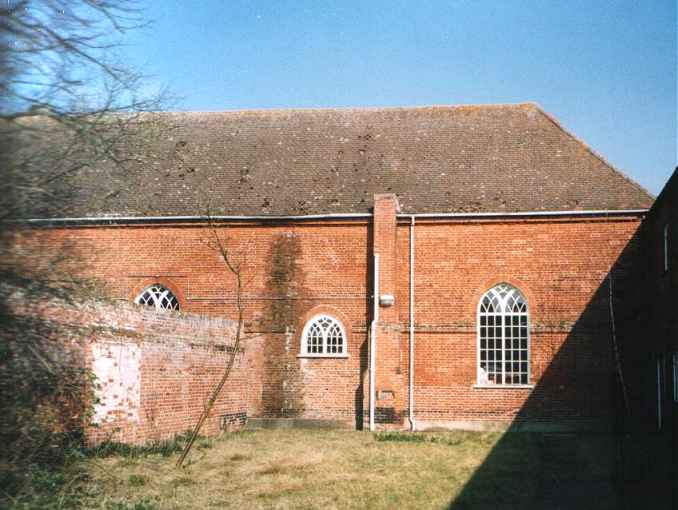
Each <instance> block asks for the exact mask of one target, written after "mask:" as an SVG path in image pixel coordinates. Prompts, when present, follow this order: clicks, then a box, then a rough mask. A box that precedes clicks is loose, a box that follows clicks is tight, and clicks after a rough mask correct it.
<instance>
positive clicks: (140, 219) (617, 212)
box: [2, 209, 649, 225]
mask: <svg viewBox="0 0 678 510" xmlns="http://www.w3.org/2000/svg"><path fill="white" fill-rule="evenodd" d="M648 211H649V209H601V210H591V211H524V212H470V213H443V212H441V213H418V214H396V217H397V218H407V219H409V218H413V217H414V218H420V219H423V218H462V219H463V218H471V219H472V218H506V217H523V218H531V217H541V216H546V217H550V216H624V215H630V214H633V215H636V214H645V213H647V212H648ZM369 218H372V214H371V213H337V214H301V215H277V216H274V215H253V216H246V215H245V216H243V215H238V216H236V215H230V216H224V215H215V216H206V215H198V216H98V217H96V216H83V217H63V218H28V219H16V220H5V221H3V222H2V223H13V224H24V225H62V224H103V225H115V224H129V223H194V222H197V223H199V222H206V221H214V222H221V221H253V220H254V221H303V220H333V219H336V220H341V219H369Z"/></svg>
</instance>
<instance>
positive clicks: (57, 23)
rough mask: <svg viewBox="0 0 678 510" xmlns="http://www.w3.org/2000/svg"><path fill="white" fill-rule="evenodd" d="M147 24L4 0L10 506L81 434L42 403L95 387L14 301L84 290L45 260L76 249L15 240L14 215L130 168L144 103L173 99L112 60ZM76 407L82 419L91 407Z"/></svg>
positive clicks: (136, 12)
mask: <svg viewBox="0 0 678 510" xmlns="http://www.w3.org/2000/svg"><path fill="white" fill-rule="evenodd" d="M143 26H144V21H143V12H142V10H141V9H140V8H139V6H138V5H137V4H136V3H135V1H134V0H3V1H2V2H1V3H0V176H1V179H0V340H2V341H0V344H2V349H1V350H2V356H0V358H1V359H0V388H2V390H3V391H2V393H3V395H7V396H8V398H3V399H0V401H1V402H0V404H1V405H0V414H2V416H3V417H4V421H3V427H2V430H0V439H1V440H2V444H3V445H4V447H3V448H2V451H1V453H0V478H2V479H3V485H4V486H3V489H2V491H0V507H3V508H4V507H5V503H6V502H7V501H9V500H13V499H14V498H16V497H17V496H16V494H20V493H22V491H24V485H26V484H30V483H31V482H30V477H29V478H27V477H26V476H24V473H26V472H28V471H29V469H28V466H34V467H35V466H38V465H39V466H41V469H43V468H44V469H60V466H61V465H62V464H63V462H65V453H64V452H65V451H66V446H67V445H71V444H72V443H71V441H76V442H79V441H80V439H79V438H78V435H77V432H78V431H73V432H75V434H74V435H73V436H72V437H71V435H70V434H69V435H66V434H64V433H59V430H62V429H63V432H70V430H67V429H68V428H69V427H67V426H64V427H62V428H61V429H60V428H59V425H60V424H59V423H56V422H53V421H45V420H44V419H42V418H41V416H43V415H44V414H45V409H46V407H48V406H50V405H57V404H58V403H59V402H64V401H68V400H69V399H70V400H74V401H76V402H80V403H82V402H88V400H87V399H86V398H85V397H84V396H83V393H84V392H85V390H86V389H91V385H89V386H88V387H85V386H84V385H82V384H80V383H81V382H82V381H83V380H85V382H87V381H89V375H90V374H89V373H86V371H84V370H81V371H77V374H76V375H77V377H76V375H74V374H75V372H72V371H69V370H62V369H61V367H60V366H58V364H57V363H53V362H51V361H50V360H54V359H56V358H58V357H59V356H61V353H59V356H54V355H53V351H54V348H55V346H54V342H51V341H50V340H51V339H53V338H55V337H58V336H59V335H60V331H58V330H55V329H54V326H53V325H52V324H51V323H49V322H48V321H42V320H40V319H39V318H37V317H35V318H31V317H30V315H19V314H17V313H14V308H13V307H12V306H10V305H11V303H10V302H9V299H10V298H11V297H12V296H14V297H16V296H19V297H18V298H16V299H20V300H21V301H22V302H23V303H25V304H26V306H27V307H29V308H30V303H31V302H39V301H40V300H49V299H55V298H67V299H71V298H72V297H77V296H78V295H81V293H82V291H83V286H82V285H81V284H82V283H83V282H81V281H76V280H77V279H74V278H72V277H71V275H70V274H61V273H58V272H57V270H56V269H53V266H52V264H50V263H45V260H44V259H45V258H51V259H53V261H54V267H55V268H56V267H57V266H61V264H59V262H60V261H61V260H64V259H68V258H72V257H73V255H74V254H73V251H72V250H68V248H67V247H64V248H63V249H61V250H55V248H54V247H50V250H41V247H40V246H37V247H36V246H31V247H28V245H27V247H26V248H25V249H24V248H21V247H18V246H17V245H16V244H15V243H14V242H13V239H12V235H11V231H10V229H8V228H7V227H8V225H10V224H11V223H9V222H8V221H7V220H8V219H17V218H25V217H27V216H29V215H31V216H33V215H34V214H35V213H36V211H37V213H38V214H40V211H50V214H49V215H54V213H57V214H58V212H59V211H67V210H68V209H69V206H70V201H71V199H72V198H73V196H74V193H73V186H71V181H70V179H76V178H81V177H82V176H83V175H82V174H84V173H86V172H89V173H90V174H91V177H92V178H95V179H98V180H100V181H102V182H107V180H108V178H109V176H110V175H111V174H110V172H117V175H118V177H120V172H122V171H125V168H126V166H127V165H126V163H127V161H128V158H129V156H127V155H126V151H125V150H124V147H125V146H126V145H128V144H129V141H130V140H134V139H135V138H136V137H138V135H139V134H140V133H141V131H142V130H143V132H144V135H145V137H146V138H148V133H149V129H151V127H152V126H151V124H152V122H149V118H151V117H152V115H147V113H146V112H151V111H155V110H159V109H161V108H162V106H163V104H164V101H166V99H167V95H166V94H165V93H163V92H157V93H153V94H147V93H146V92H145V91H146V90H148V88H146V87H145V83H146V79H145V78H146V77H145V76H144V75H143V74H142V73H140V72H138V71H135V70H133V69H131V68H130V67H129V66H125V65H122V64H120V59H119V58H117V57H116V50H117V49H118V48H120V46H121V44H122V43H123V40H124V37H125V35H126V34H127V33H128V32H129V31H130V30H134V29H139V28H141V27H143ZM118 182H124V180H123V179H120V178H118ZM43 216H47V214H44V215H43ZM22 250H23V251H22ZM55 251H56V252H58V253H55ZM41 252H42V253H41ZM47 254H49V256H48V255H47ZM76 256H77V255H76ZM37 259H40V263H38V262H36V260H37ZM66 368H68V367H66ZM4 390H7V391H4ZM9 397H11V398H9ZM71 397H72V398H71ZM55 403H56V404H55ZM39 413H42V414H39ZM54 414H55V415H56V411H55V413H54ZM72 414H74V415H75V414H76V413H72ZM69 416H70V415H69ZM77 416H82V417H83V418H82V420H80V425H84V424H85V420H86V416H87V413H86V412H84V413H77ZM76 421H77V420H76ZM54 425H56V427H55V426H54ZM68 425H69V426H70V422H69V424H68ZM76 425H78V424H74V426H76ZM55 431H56V432H55ZM31 469H32V468H31ZM12 480H13V481H12ZM5 481H7V483H5ZM24 492H25V491H24ZM31 494H32V491H30V490H29V491H27V492H25V494H24V495H25V496H26V497H27V498H29V499H30V495H31ZM22 501H23V500H22ZM29 506H30V505H29Z"/></svg>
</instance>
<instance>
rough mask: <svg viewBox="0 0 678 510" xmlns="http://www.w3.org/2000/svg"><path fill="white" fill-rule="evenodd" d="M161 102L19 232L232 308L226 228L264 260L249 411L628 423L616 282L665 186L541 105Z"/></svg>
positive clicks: (248, 299) (254, 279) (95, 269)
mask: <svg viewBox="0 0 678 510" xmlns="http://www.w3.org/2000/svg"><path fill="white" fill-rule="evenodd" d="M147 120H149V122H150V123H151V124H152V125H153V126H154V129H153V130H152V134H151V133H150V132H149V135H148V138H140V139H139V140H138V143H137V144H135V146H133V147H132V146H128V147H124V148H122V149H123V151H126V153H127V159H128V160H130V161H132V164H131V169H130V168H127V170H125V172H124V173H123V171H122V170H120V169H118V167H111V168H106V166H107V165H106V164H103V165H101V167H100V168H98V169H97V171H95V172H91V173H88V174H86V175H81V176H73V177H68V178H67V179H64V180H63V181H60V182H58V183H55V186H58V187H59V188H58V189H55V191H54V193H55V195H59V194H62V195H63V194H64V193H67V195H68V201H67V202H66V205H65V206H64V207H61V208H59V209H57V208H55V207H54V206H53V205H52V204H49V205H47V204H41V205H40V206H36V209H35V210H34V211H33V212H32V213H31V214H30V215H28V216H26V217H25V218H23V220H29V221H27V222H26V221H24V222H23V223H20V225H21V226H20V227H19V228H17V230H16V233H15V236H16V238H15V242H16V243H18V245H20V246H23V247H24V248H27V249H30V247H31V246H40V247H45V246H47V247H53V249H54V250H57V249H59V247H62V246H68V250H69V251H68V253H69V254H70V255H71V257H72V264H73V270H74V271H76V272H77V273H78V274H80V275H83V276H88V277H95V278H97V279H99V280H100V281H103V282H105V283H106V284H107V286H108V288H109V291H110V294H111V295H112V296H113V297H115V298H118V299H120V300H122V301H126V302H133V301H139V300H141V301H143V302H144V303H147V304H153V305H155V304H156V303H157V304H158V306H170V307H172V308H175V307H178V308H179V309H181V310H184V311H188V312H191V313H199V314H206V315H212V316H220V317H230V318H233V317H234V316H235V308H236V307H235V300H236V296H235V292H234V289H235V287H234V285H235V283H234V279H233V275H232V274H231V273H230V272H229V271H228V269H227V268H226V267H225V265H224V263H223V261H222V260H221V258H220V255H219V253H218V252H217V250H215V246H214V244H215V239H214V235H215V234H216V235H217V236H219V238H220V239H222V240H223V241H224V244H225V246H227V247H228V249H229V250H230V253H231V255H232V256H233V257H234V259H235V260H237V261H238V262H239V263H241V264H242V274H243V276H244V281H245V282H246V283H245V286H244V293H243V296H242V298H243V300H244V302H245V313H246V325H247V334H248V337H249V338H250V339H249V340H248V341H247V343H246V345H245V352H246V353H247V356H248V358H249V359H251V360H252V361H251V367H252V373H251V374H250V376H249V386H248V391H247V396H248V403H247V413H248V415H249V416H250V417H259V418H298V419H322V420H328V421H334V422H338V423H342V424H346V425H349V426H357V427H364V426H366V424H367V423H368V422H370V423H372V422H373V423H374V425H375V426H377V427H405V426H414V427H416V428H417V429H423V428H427V427H433V426H448V427H497V426H505V425H507V424H508V423H514V424H518V425H522V424H525V425H526V426H527V425H529V426H538V427H544V426H558V427H592V426H595V427H600V426H602V427H611V426H612V425H613V422H614V419H615V407H617V406H618V404H619V395H620V390H619V387H620V386H619V376H618V363H617V360H618V359H619V355H618V352H617V351H616V350H615V345H616V344H615V337H614V335H613V321H612V317H611V312H610V309H611V307H610V299H611V298H610V293H608V292H606V291H605V289H607V286H606V284H607V283H606V282H608V281H610V280H612V281H614V283H615V284H616V285H617V286H618V287H619V288H624V286H627V287H628V286H629V285H631V283H630V282H631V278H632V274H631V272H630V271H629V269H628V268H629V267H630V265H632V264H633V263H634V262H635V261H636V260H639V257H641V255H642V253H641V250H640V248H639V242H638V229H639V226H640V224H641V221H642V220H643V217H644V216H645V214H646V212H647V210H648V209H649V207H650V206H651V205H652V203H653V198H652V197H651V196H650V195H649V194H648V193H647V192H645V191H644V190H643V189H642V188H640V187H639V186H638V185H637V184H635V183H633V182H632V181H630V180H629V179H628V178H627V177H625V176H623V175H622V174H621V173H619V172H618V171H616V170H615V169H613V168H612V167H611V166H610V165H609V164H607V163H606V162H605V161H604V160H603V159H602V158H600V157H599V156H598V155H597V154H595V153H594V152H593V151H591V149H589V148H588V147H587V146H586V145H584V144H583V143H582V142H580V141H579V140H577V139H576V138H575V137H573V136H572V135H571V134H570V133H568V132H567V131H565V130H564V129H563V128H562V127H561V126H560V125H559V124H558V123H557V122H556V121H555V120H554V119H553V118H552V117H550V116H549V115H547V114H546V113H544V112H543V111H542V110H541V109H540V108H539V107H537V106H535V105H533V104H521V105H496V106H466V107H431V108H401V109H398V108H394V109H372V110H370V109H360V110H352V109H346V110H290V111H254V112H233V113H182V114H179V113H177V114H158V115H156V116H152V117H150V118H149V119H147ZM104 172H105V175H107V178H106V179H103V178H102V177H101V175H104ZM208 215H209V220H208V218H207V216H208ZM154 289H155V290H154ZM149 291H150V294H148V292H149ZM163 299H164V301H163ZM614 299H615V296H614V295H613V297H612V300H614ZM161 302H162V303H163V304H162V305H161V304H160V303H161ZM612 309H614V307H612ZM411 355H412V356H411Z"/></svg>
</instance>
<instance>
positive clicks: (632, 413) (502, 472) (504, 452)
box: [448, 232, 675, 510]
mask: <svg viewBox="0 0 678 510" xmlns="http://www.w3.org/2000/svg"><path fill="white" fill-rule="evenodd" d="M639 236H640V233H639V232H637V233H636V234H635V236H634V238H633V239H632V240H631V242H629V243H628V245H627V246H626V247H625V249H624V250H623V252H622V254H621V255H620V256H619V258H618V259H617V261H616V262H615V263H614V265H613V267H612V269H611V270H610V272H609V274H608V275H606V277H605V278H604V279H603V280H602V282H601V283H600V286H599V287H598V289H597V290H596V291H595V293H594V295H593V297H592V298H591V299H590V301H589V302H588V304H587V306H586V308H585V310H584V311H583V312H582V313H581V315H580V316H579V317H578V318H577V319H576V321H575V323H574V325H573V326H572V328H571V330H570V332H569V333H568V335H567V338H566V340H565V341H564V343H563V344H562V345H561V346H560V348H559V349H558V351H557V352H556V353H555V355H554V356H553V358H552V361H551V362H550V364H549V365H548V367H546V369H545V370H544V372H543V376H542V377H541V378H540V379H539V380H538V381H535V387H534V389H533V390H532V391H531V393H530V396H529V397H528V399H527V401H526V402H525V403H524V405H523V406H522V407H521V409H520V410H519V412H518V414H517V417H516V418H515V419H514V421H513V423H512V424H511V425H510V427H509V428H508V430H507V431H506V432H505V433H503V434H502V436H501V437H500V439H499V440H498V441H497V442H496V444H495V445H494V446H493V448H492V450H491V451H490V453H489V455H488V456H487V457H486V458H485V459H484V461H483V462H482V464H481V465H480V466H479V467H478V468H477V469H476V470H475V472H474V473H473V474H472V475H471V477H470V479H469V480H468V482H467V483H466V484H465V486H464V487H463V488H462V489H461V491H460V492H459V493H458V494H457V495H456V496H455V497H454V498H453V499H452V501H450V503H449V506H448V508H449V509H450V510H482V509H490V508H491V509H493V510H498V509H529V510H532V509H534V510H537V509H559V510H571V509H572V510H574V509H576V510H584V509H589V508H590V509H596V510H618V509H636V508H648V504H649V503H650V502H651V505H650V507H651V508H652V509H653V510H662V509H670V508H675V507H674V506H672V502H671V483H670V478H671V458H670V455H671V454H670V451H671V449H670V436H669V434H668V433H667V432H666V431H659V430H658V427H657V390H656V377H655V374H656V371H655V366H656V365H655V363H656V360H655V359H654V355H653V353H651V352H650V351H649V349H647V348H646V349H643V348H637V349H634V344H633V343H632V342H634V341H635V342H636V347H637V339H638V336H637V335H635V334H634V332H637V331H639V330H640V331H642V329H643V328H642V326H643V321H644V315H645V313H644V312H643V298H642V292H640V288H639V283H640V282H643V265H642V263H638V261H639V260H640V259H639V258H638V257H639V252H638V250H639V239H638V238H639ZM639 278H640V279H639ZM611 280H612V289H613V293H612V295H613V298H612V304H613V307H612V310H613V314H614V318H615V319H614V322H615V329H616V344H617V346H618V349H619V358H620V359H621V360H622V373H623V377H624V389H623V388H622V385H621V384H620V382H619V381H620V377H619V370H618V369H617V366H618V364H617V363H616V359H617V356H616V354H615V347H614V344H615V342H614V341H613V335H612V327H611V324H612V321H611V314H610V281H611ZM563 285H564V286H567V285H568V283H567V282H563ZM532 326H533V327H534V325H532ZM540 336H541V335H540V334H539V333H537V334H534V341H536V342H538V341H539V338H540ZM644 344H645V347H647V346H648V343H647V342H644ZM641 347H642V346H641ZM601 373H602V375H601ZM624 392H626V399H625V398H624ZM625 400H626V402H628V405H627V404H625ZM575 404H576V405H575ZM666 408H667V409H668V408H669V406H668V405H667V406H666ZM553 415H555V416H563V417H565V419H564V420H558V422H550V421H549V417H550V416H553ZM606 416H607V418H606ZM665 420H667V417H665ZM667 421H668V420H667ZM535 423H536V424H540V425H542V430H541V431H539V432H532V433H526V432H529V431H530V426H531V425H530V424H532V426H534V424H535ZM568 425H570V426H569V427H568ZM575 426H576V427H577V430H575ZM582 426H584V427H586V428H587V429H588V431H585V432H583V431H581V430H580V429H581V428H582ZM532 430H533V431H534V430H535V429H534V428H533V429H532Z"/></svg>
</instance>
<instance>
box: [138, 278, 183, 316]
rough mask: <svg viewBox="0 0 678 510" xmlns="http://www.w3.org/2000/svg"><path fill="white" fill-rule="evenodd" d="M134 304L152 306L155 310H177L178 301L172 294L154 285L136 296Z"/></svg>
mask: <svg viewBox="0 0 678 510" xmlns="http://www.w3.org/2000/svg"><path fill="white" fill-rule="evenodd" d="M134 302H135V303H136V304H138V305H145V306H152V307H153V308H155V309H156V310H178V309H179V300H178V299H177V297H176V296H175V295H174V294H172V292H171V291H170V290H169V289H167V288H165V287H163V286H162V285H160V284H159V283H155V284H153V285H151V286H150V287H148V288H146V289H145V290H144V291H143V292H142V293H141V294H139V295H138V296H137V298H136V299H135V300H134Z"/></svg>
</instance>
